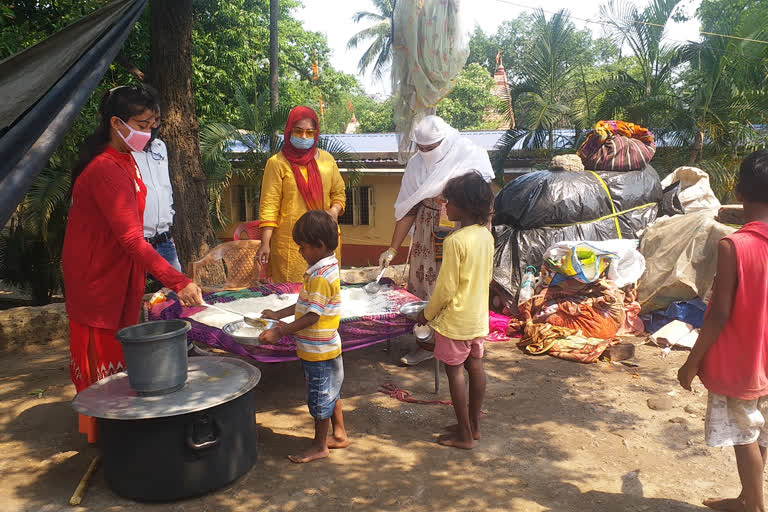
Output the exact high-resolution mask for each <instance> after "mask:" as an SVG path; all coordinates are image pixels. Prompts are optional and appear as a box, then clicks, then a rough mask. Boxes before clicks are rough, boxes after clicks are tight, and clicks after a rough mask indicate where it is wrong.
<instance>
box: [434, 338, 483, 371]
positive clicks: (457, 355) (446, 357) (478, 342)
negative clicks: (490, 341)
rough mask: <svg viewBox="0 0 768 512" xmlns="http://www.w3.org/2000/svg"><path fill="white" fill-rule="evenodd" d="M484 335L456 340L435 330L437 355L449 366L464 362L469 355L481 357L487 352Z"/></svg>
mask: <svg viewBox="0 0 768 512" xmlns="http://www.w3.org/2000/svg"><path fill="white" fill-rule="evenodd" d="M484 341H485V338H484V337H480V338H475V339H473V340H454V339H452V338H447V337H445V336H443V335H442V334H440V333H439V332H437V331H435V357H436V358H437V359H439V360H440V361H442V362H444V363H445V364H447V365H449V366H458V365H460V364H464V361H466V360H467V359H468V358H469V357H475V358H477V359H481V358H482V357H483V354H484V353H485V349H484V348H483V342H484Z"/></svg>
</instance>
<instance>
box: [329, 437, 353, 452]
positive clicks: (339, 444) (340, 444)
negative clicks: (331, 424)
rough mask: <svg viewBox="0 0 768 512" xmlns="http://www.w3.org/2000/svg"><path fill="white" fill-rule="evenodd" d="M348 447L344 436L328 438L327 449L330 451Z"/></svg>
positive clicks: (347, 441) (347, 440)
mask: <svg viewBox="0 0 768 512" xmlns="http://www.w3.org/2000/svg"><path fill="white" fill-rule="evenodd" d="M347 446H349V438H348V437H347V435H346V434H344V435H343V436H339V437H336V436H331V437H329V438H328V448H330V449H331V450H340V449H341V448H346V447H347Z"/></svg>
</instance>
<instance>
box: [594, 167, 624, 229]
mask: <svg viewBox="0 0 768 512" xmlns="http://www.w3.org/2000/svg"><path fill="white" fill-rule="evenodd" d="M589 172H591V173H592V175H593V176H594V177H595V178H597V181H599V182H600V185H602V187H603V190H605V193H606V194H607V195H608V201H609V202H610V203H611V211H612V212H613V222H614V223H615V224H616V236H618V237H619V240H621V227H620V226H619V217H618V216H617V215H616V206H615V205H614V204H613V196H611V191H610V190H609V189H608V185H606V184H605V182H604V181H603V178H601V177H600V176H599V175H598V174H597V173H596V172H595V171H589Z"/></svg>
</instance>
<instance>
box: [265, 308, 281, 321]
mask: <svg viewBox="0 0 768 512" xmlns="http://www.w3.org/2000/svg"><path fill="white" fill-rule="evenodd" d="M261 318H266V319H267V320H280V317H279V316H278V315H277V312H275V311H272V310H271V309H265V310H264V311H262V312H261Z"/></svg>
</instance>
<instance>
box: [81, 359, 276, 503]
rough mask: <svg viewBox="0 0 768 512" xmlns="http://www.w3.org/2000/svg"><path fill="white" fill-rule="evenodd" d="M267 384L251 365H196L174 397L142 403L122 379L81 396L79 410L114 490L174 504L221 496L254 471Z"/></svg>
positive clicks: (147, 399) (221, 362) (193, 362)
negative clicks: (259, 389)
mask: <svg viewBox="0 0 768 512" xmlns="http://www.w3.org/2000/svg"><path fill="white" fill-rule="evenodd" d="M260 379H261V372H260V371H259V369H258V368H255V367H254V366H253V365H251V364H249V363H246V362H244V361H240V360H237V359H234V358H228V357H195V358H192V360H191V361H190V363H189V380H188V381H187V385H186V386H184V387H183V388H182V389H180V390H179V391H176V392H175V393H170V394H167V395H163V396H155V397H143V396H137V394H136V392H135V391H133V390H132V389H131V388H130V386H129V384H128V378H127V376H126V374H125V373H122V372H121V373H116V374H114V375H111V376H109V377H107V378H106V379H102V380H100V381H99V382H97V383H95V384H92V385H91V386H89V387H88V388H86V389H84V390H83V391H81V392H80V393H79V394H78V395H77V397H75V400H74V401H73V406H74V408H75V410H77V411H78V412H80V413H82V414H86V415H88V416H93V417H95V418H96V424H97V426H98V430H99V445H100V449H101V456H102V460H103V463H104V479H105V480H106V483H107V485H108V486H109V487H110V488H111V489H112V490H113V491H114V492H115V493H117V494H119V495H120V496H123V497H125V498H130V499H133V500H137V501H148V502H152V501H154V502H169V501H173V500H179V499H184V498H191V497H194V496H200V495H202V494H205V493H207V492H210V491H214V490H216V489H220V488H221V487H224V486H226V485H228V484H230V483H231V482H233V481H234V480H236V479H237V478H239V477H240V476H242V475H244V474H245V473H247V472H248V471H249V470H250V469H251V468H252V467H253V464H254V462H256V458H257V455H258V427H257V425H256V421H255V414H256V388H255V386H256V385H257V384H258V382H259V380H260ZM161 508H164V509H166V510H168V508H169V507H161ZM174 508H176V507H174ZM179 510H181V508H179Z"/></svg>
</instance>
